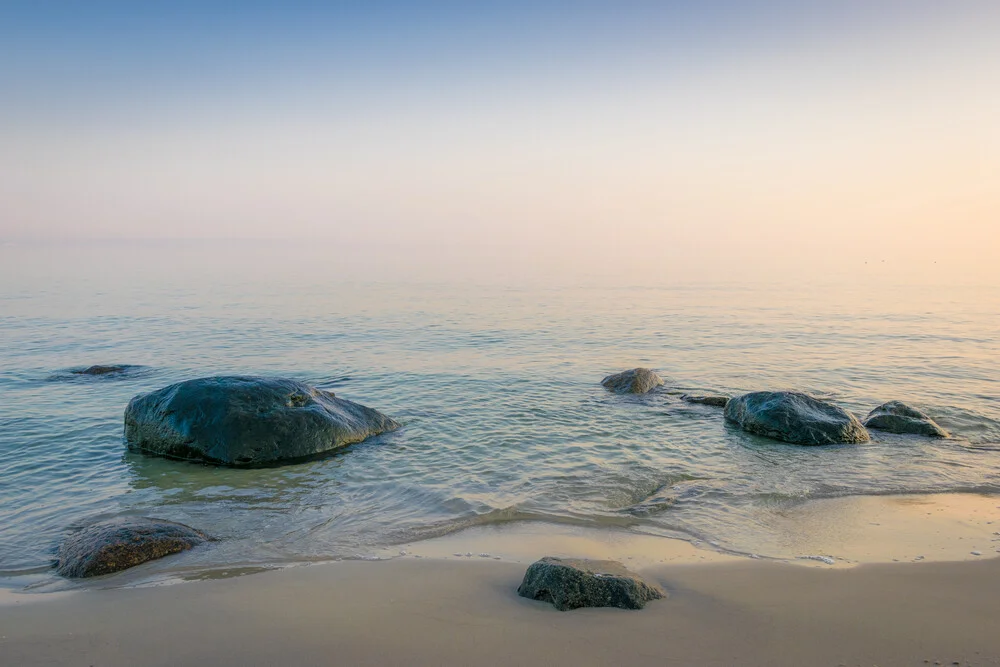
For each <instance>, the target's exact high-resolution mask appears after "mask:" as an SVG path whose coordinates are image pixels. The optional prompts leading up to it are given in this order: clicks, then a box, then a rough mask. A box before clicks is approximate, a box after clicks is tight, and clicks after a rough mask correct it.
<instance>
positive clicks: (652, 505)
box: [622, 479, 726, 516]
mask: <svg viewBox="0 0 1000 667" xmlns="http://www.w3.org/2000/svg"><path fill="white" fill-rule="evenodd" d="M725 486H726V485H725V482H722V481H719V480H709V479H684V480H680V481H677V482H671V483H669V484H664V485H663V486H661V487H660V488H658V489H657V490H656V491H654V492H653V493H651V494H650V495H649V497H647V498H646V499H645V500H643V501H642V502H638V503H636V504H634V505H631V506H630V507H626V508H625V509H624V510H622V511H624V512H628V513H629V514H632V515H635V516H648V515H650V514H655V513H657V512H662V511H663V510H666V509H668V508H670V507H673V506H674V505H676V504H677V503H681V502H685V501H688V500H694V499H696V498H701V497H702V496H704V495H706V494H708V493H711V492H713V491H718V490H720V489H723V488H725Z"/></svg>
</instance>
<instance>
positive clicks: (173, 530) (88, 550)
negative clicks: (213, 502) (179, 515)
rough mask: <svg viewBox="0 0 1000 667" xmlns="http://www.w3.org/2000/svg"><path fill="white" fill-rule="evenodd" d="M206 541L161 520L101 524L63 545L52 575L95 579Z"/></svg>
mask: <svg viewBox="0 0 1000 667" xmlns="http://www.w3.org/2000/svg"><path fill="white" fill-rule="evenodd" d="M207 539H208V538H207V537H206V536H205V535H204V534H202V533H200V532H198V531H197V530H195V529H194V528H190V527H188V526H185V525H183V524H180V523H174V522H172V521H164V520H162V519H147V518H145V517H120V518H117V519H111V520H109V521H101V522H100V523H94V524H91V525H90V526H87V527H86V528H84V529H83V530H80V531H79V532H77V533H74V534H73V535H71V536H70V537H69V538H67V539H66V541H65V542H63V544H62V546H61V547H60V549H59V563H58V564H57V565H56V571H57V572H58V573H59V574H61V575H62V576H64V577H72V578H79V577H96V576H98V575H101V574H110V573H112V572H118V571H120V570H126V569H128V568H130V567H135V566H136V565H139V564H141V563H145V562H146V561H150V560H156V559H157V558H163V557H164V556H168V555H170V554H175V553H178V552H181V551H186V550H188V549H190V548H191V547H194V546H197V545H199V544H201V543H202V542H204V541H205V540H207Z"/></svg>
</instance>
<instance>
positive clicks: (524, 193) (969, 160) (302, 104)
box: [0, 1, 1000, 278]
mask: <svg viewBox="0 0 1000 667" xmlns="http://www.w3.org/2000/svg"><path fill="white" fill-rule="evenodd" d="M997 34H1000V5H998V4H997V3H993V2H979V3H975V2H950V3H940V2H916V1H910V2H828V3H803V2H756V3H754V2H749V3H748V2H714V3H713V2H709V3H610V2H608V3H502V4H501V3H497V4H493V5H487V4H483V3H480V4H477V5H476V6H475V7H474V8H473V7H470V6H469V3H429V4H422V5H421V6H420V7H415V6H414V4H413V3H355V4H354V5H353V6H348V5H346V4H344V5H340V6H332V7H331V6H329V5H328V4H327V3H101V2H98V3H86V4H84V3H54V2H48V3H47V2H33V3H5V4H4V5H3V7H2V8H0V89H2V90H4V96H3V100H2V102H0V146H2V148H3V150H2V151H0V209H2V210H0V238H2V239H6V240H7V241H12V240H23V239H35V240H38V239H41V240H60V241H66V240H78V239H118V240H121V239H198V238H215V239H218V238H234V239H275V240H278V241H282V242H283V243H286V242H294V241H306V242H308V243H326V244H331V245H333V246H340V247H351V248H356V252H358V253H361V254H364V253H378V252H381V251H382V250H384V249H385V248H388V247H392V248H397V249H400V250H398V251H399V252H401V253H406V252H407V251H408V250H407V249H409V251H411V252H412V253H416V254H419V255H420V256H422V257H424V258H425V259H426V262H427V264H428V265H432V264H438V265H439V264H441V263H448V262H455V263H456V265H457V264H458V263H470V264H471V265H473V266H475V265H477V264H478V263H479V261H478V260H479V259H481V260H482V262H485V263H489V262H493V263H498V264H502V263H504V262H510V261H516V262H519V263H521V264H524V265H525V266H533V265H539V266H545V267H547V269H548V270H552V269H553V267H556V269H557V270H562V269H565V270H566V271H567V272H572V271H574V270H577V269H579V268H580V267H585V266H592V265H593V264H595V263H600V262H611V263H615V262H618V263H620V264H621V265H622V266H623V267H627V268H625V269H623V270H628V271H639V273H640V274H641V275H638V277H639V278H641V277H642V276H643V275H646V274H648V275H649V276H650V277H656V276H658V275H660V274H662V273H664V272H670V271H674V272H680V273H685V272H686V273H688V274H691V273H692V272H703V273H705V274H713V273H716V274H717V273H718V272H722V271H727V272H734V273H737V274H738V273H739V272H741V271H742V272H747V271H763V270H765V268H764V266H762V262H761V260H767V261H766V262H764V263H763V264H765V265H766V266H767V267H772V268H773V270H776V271H791V270H802V269H803V268H807V269H811V270H835V269H842V268H843V267H844V266H845V264H850V265H854V264H861V263H863V262H864V261H866V260H872V261H881V260H882V259H885V258H886V257H888V258H890V259H892V260H894V261H899V262H904V261H910V262H911V263H912V265H913V266H914V267H917V266H922V265H924V264H927V265H930V264H933V262H938V263H939V265H947V266H949V267H952V270H954V271H962V272H967V273H970V274H976V275H980V274H981V275H997V274H996V273H990V272H991V271H993V272H996V270H997V269H996V268H995V266H994V265H995V261H994V259H993V257H994V256H995V255H996V253H997V251H998V250H1000V232H998V227H1000V221H998V219H997V218H998V209H1000V194H998V192H1000V129H998V125H1000V124H998V123H997V122H996V118H998V117H1000V86H998V85H997V82H998V81H1000V40H997V39H996V35H997ZM775 267H776V268H775ZM908 270H909V269H908ZM913 270H917V269H913Z"/></svg>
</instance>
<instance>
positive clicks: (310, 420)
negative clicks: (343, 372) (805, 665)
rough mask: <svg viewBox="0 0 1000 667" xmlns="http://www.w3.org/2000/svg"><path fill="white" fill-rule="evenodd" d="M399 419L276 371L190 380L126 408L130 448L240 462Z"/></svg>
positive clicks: (315, 449) (268, 460)
mask: <svg viewBox="0 0 1000 667" xmlns="http://www.w3.org/2000/svg"><path fill="white" fill-rule="evenodd" d="M398 427H399V424H398V423H397V422H395V421H394V420H393V419H391V418H390V417H387V416H386V415H384V414H382V413H381V412H379V411H378V410H374V409H372V408H369V407H365V406H363V405H360V404H358V403H354V402H352V401H348V400H344V399H342V398H337V397H336V396H334V395H333V393H332V392H328V391H324V390H322V389H316V388H315V387H311V386H309V385H307V384H304V383H302V382H297V381H295V380H286V379H276V378H260V377H243V376H231V377H209V378H201V379H197V380H188V381H186V382H180V383H177V384H174V385H170V386H169V387H165V388H163V389H159V390H157V391H154V392H151V393H148V394H142V395H140V396H136V397H135V398H133V399H132V400H131V401H129V404H128V407H127V408H126V409H125V441H126V444H127V445H128V447H129V449H132V450H135V451H140V452H143V453H146V454H153V455H157V456H165V457H168V458H176V459H185V460H191V461H201V462H205V463H211V464H215V465H227V466H237V467H239V466H255V465H267V464H274V463H279V462H289V461H294V460H296V459H305V458H308V457H312V456H316V455H319V454H323V453H325V452H329V451H332V450H335V449H339V448H341V447H345V446H347V445H351V444H354V443H357V442H361V441H362V440H365V439H366V438H369V437H372V436H375V435H378V434H380V433H384V432H386V431H391V430H393V429H396V428H398Z"/></svg>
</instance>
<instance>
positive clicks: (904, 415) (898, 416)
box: [865, 401, 948, 438]
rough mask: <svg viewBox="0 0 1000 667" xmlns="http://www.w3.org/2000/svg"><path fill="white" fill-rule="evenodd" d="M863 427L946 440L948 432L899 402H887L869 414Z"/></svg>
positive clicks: (917, 411) (920, 413) (922, 414)
mask: <svg viewBox="0 0 1000 667" xmlns="http://www.w3.org/2000/svg"><path fill="white" fill-rule="evenodd" d="M865 426H866V427H867V428H872V429H875V430H877V431H888V432H889V433H913V434H916V435H927V436H931V437H933V438H947V437H948V431H946V430H944V429H943V428H941V427H940V426H938V424H937V422H935V421H934V420H933V419H931V418H930V417H928V416H927V415H925V414H924V413H923V412H921V411H920V410H917V409H916V408H911V407H910V406H908V405H906V404H905V403H902V402H900V401H889V402H888V403H884V404H882V405H880V406H878V407H877V408H875V409H874V410H872V411H871V412H869V413H868V416H867V417H866V418H865Z"/></svg>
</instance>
